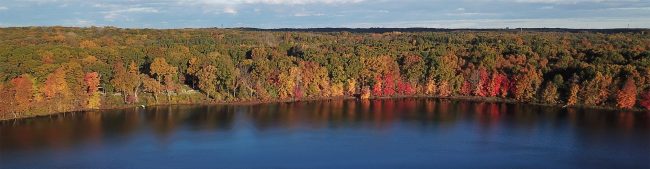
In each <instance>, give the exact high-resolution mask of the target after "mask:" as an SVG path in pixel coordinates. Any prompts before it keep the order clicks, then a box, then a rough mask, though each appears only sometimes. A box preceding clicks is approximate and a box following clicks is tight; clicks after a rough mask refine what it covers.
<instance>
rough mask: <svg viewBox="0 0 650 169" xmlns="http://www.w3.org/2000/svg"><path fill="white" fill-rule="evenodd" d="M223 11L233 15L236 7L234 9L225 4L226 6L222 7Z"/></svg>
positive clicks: (235, 12)
mask: <svg viewBox="0 0 650 169" xmlns="http://www.w3.org/2000/svg"><path fill="white" fill-rule="evenodd" d="M223 13H227V14H233V15H234V14H237V9H235V8H233V7H230V6H227V7H225V8H223Z"/></svg>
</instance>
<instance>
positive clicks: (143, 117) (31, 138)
mask: <svg viewBox="0 0 650 169" xmlns="http://www.w3.org/2000/svg"><path fill="white" fill-rule="evenodd" d="M322 131H329V132H334V134H333V135H327V136H326V137H322V139H326V140H329V141H332V142H335V143H332V144H337V146H338V145H339V144H338V143H336V141H338V140H337V139H338V138H336V137H337V136H338V135H343V134H346V133H348V132H356V133H361V134H357V136H358V137H366V138H364V139H368V140H372V139H400V138H401V137H399V136H400V134H404V133H416V135H409V136H408V138H403V139H404V140H400V141H399V142H400V143H407V144H403V145H386V146H396V147H400V146H401V147H408V146H411V145H408V142H410V141H413V139H416V140H417V139H441V138H440V137H446V138H450V140H449V143H448V145H446V146H463V145H468V146H472V148H478V150H474V149H472V150H471V151H470V150H465V149H461V148H459V149H457V150H456V149H455V151H457V153H460V155H463V154H465V155H468V156H471V154H466V153H468V152H473V151H477V152H481V151H483V150H480V149H486V150H487V149H489V150H490V151H494V150H500V149H507V148H512V147H490V146H496V145H498V144H497V143H499V142H501V143H504V144H505V143H508V144H515V145H517V144H519V143H522V142H523V143H533V142H535V141H531V140H527V139H529V138H538V139H540V140H542V141H546V142H547V143H544V142H541V143H537V142H539V141H540V140H537V142H535V144H544V146H547V147H554V146H560V147H567V148H559V149H560V150H559V151H565V150H566V151H568V152H552V153H551V154H553V153H576V154H579V153H604V154H603V156H605V157H606V155H607V153H614V154H626V155H627V157H628V158H627V160H631V161H627V162H625V161H619V162H620V163H616V159H613V161H610V162H612V163H607V164H609V165H612V166H620V165H622V164H627V165H629V166H628V167H642V168H643V167H650V166H647V165H645V163H643V162H641V160H643V158H646V159H647V157H650V154H648V153H647V152H648V151H645V150H649V151H650V114H649V113H647V112H615V111H605V110H590V109H564V108H556V107H544V106H531V105H523V104H506V103H484V102H472V101H449V100H437V99H392V100H370V101H356V100H332V101H313V102H298V103H273V104H261V105H250V106H248V105H246V106H225V105H220V106H160V107H150V108H146V109H142V108H131V109H123V110H110V111H91V112H78V113H66V114H59V115H53V116H49V117H39V118H32V119H24V120H14V121H4V122H0V135H1V136H2V137H1V138H0V157H1V158H0V162H1V163H0V165H3V164H5V165H9V166H12V165H24V164H20V161H21V159H24V158H29V157H30V156H38V155H40V156H44V158H48V157H50V156H48V155H43V154H48V153H51V152H62V151H63V152H66V151H68V152H70V151H72V152H75V151H80V152H83V153H91V154H92V152H97V153H109V152H110V151H111V150H110V148H111V147H112V148H120V147H125V146H127V145H128V146H138V145H139V144H155V145H159V146H162V147H165V145H167V147H172V148H173V147H174V146H175V144H177V143H179V142H180V141H183V140H184V141H188V140H189V141H196V140H203V139H206V138H208V137H209V138H210V139H213V140H210V141H211V142H212V143H211V144H210V145H209V146H208V145H207V144H206V145H205V146H207V147H200V146H201V145H202V144H198V145H197V146H199V147H198V149H210V148H213V147H221V146H222V147H221V148H222V150H228V151H234V152H238V151H241V149H239V148H238V147H233V146H232V145H213V144H217V143H219V142H239V144H261V143H259V142H263V141H268V140H266V137H263V136H264V135H274V136H278V137H279V138H280V139H282V138H284V137H292V136H294V134H296V133H299V134H300V133H310V132H311V133H312V134H313V133H322ZM215 133H222V134H221V135H217V136H222V137H219V138H216V136H215V135H214V134H215ZM364 133H384V134H378V135H373V134H369V135H365V134H364ZM238 135H247V137H246V139H242V138H243V137H237V136H238ZM149 136H151V138H150V139H145V138H148V137H149ZM474 136H476V137H474ZM341 137H343V136H341ZM346 137H347V136H346ZM292 139H295V138H292ZM407 139H411V140H407ZM135 140H146V142H143V143H140V142H137V141H135ZM251 140H252V141H258V142H252V143H248V142H247V141H251ZM303 141H305V142H309V141H310V140H303ZM280 142H281V141H280ZM455 143H458V144H455ZM233 144H234V143H233ZM278 144H279V145H281V143H274V145H278ZM340 144H343V143H340ZM349 144H353V145H352V146H367V145H366V144H362V143H345V145H349ZM377 144H379V143H377ZM476 144H478V145H476ZM545 144H549V145H545ZM552 144H557V145H552ZM617 144H626V145H624V146H621V145H617ZM288 146H290V145H288ZM311 146H318V145H314V144H311ZM332 146H333V145H332ZM505 146H507V145H505ZM513 146H514V145H513ZM527 146H530V145H527ZM325 147H327V145H325ZM177 148H179V147H177ZM180 148H186V147H180ZM180 148H179V149H180ZM329 148H333V147H329ZM424 148H425V149H426V148H429V149H435V147H424ZM492 148H493V149H492ZM614 148H616V150H610V149H614ZM583 149H584V150H583ZM591 149H593V150H591ZM599 149H602V151H600V150H599ZM644 149H645V150H644ZM164 151H174V149H171V150H170V149H166V150H164ZM197 151H198V150H197ZM203 151H206V150H203ZM246 151H249V150H246ZM256 151H258V152H255V153H257V154H259V153H266V152H260V151H262V150H256ZM269 151H271V150H269ZM296 151H298V150H296ZM517 151H519V150H517ZM527 151H529V152H530V153H540V152H541V151H544V150H535V149H528V150H527ZM581 151H584V152H581ZM610 151H614V152H610ZM127 152H128V151H127ZM327 152H328V151H325V152H323V153H327ZM203 153H206V154H211V153H215V152H203ZM268 153H269V154H270V153H282V152H268ZM311 153H319V152H311ZM354 153H356V154H358V155H360V156H364V155H367V154H364V152H354ZM367 153H370V152H367ZM386 153H389V152H386ZM391 153H395V152H391ZM403 153H408V152H403ZM428 153H429V155H437V154H440V153H442V152H440V151H433V152H428ZM445 153H454V151H451V152H449V151H447V152H445ZM491 153H495V152H491ZM517 153H525V152H517ZM396 154H399V152H397V153H396ZM425 154H426V153H425ZM249 155H250V154H249ZM296 155H298V154H296ZM503 155H510V154H503V153H502V156H503ZM595 156H596V157H594V158H590V157H591V155H585V156H580V155H576V156H569V157H568V158H572V159H556V160H560V161H562V160H584V161H582V162H584V163H578V164H577V165H581V166H584V165H583V164H592V163H593V164H602V163H599V162H594V161H595V160H603V159H598V158H602V157H603V156H598V155H595ZM152 158H154V159H155V157H152ZM278 158H280V157H278ZM573 158H575V159H573ZM617 159H618V158H617ZM10 160H11V161H10ZM91 160H92V159H91ZM194 160H197V159H194ZM350 160H355V159H354V158H352V159H350ZM634 160H639V161H636V162H634ZM12 161H18V162H13V163H12ZM23 161H25V160H23ZM307 161H309V160H307ZM605 161H607V160H605ZM86 162H88V161H86ZM196 162H202V161H201V160H197V161H196ZM565 162H566V161H565ZM360 163H361V162H360ZM95 164H97V163H95ZM264 164H272V163H260V166H265V165H264ZM341 164H346V163H345V162H344V161H342V162H341ZM397 164H402V163H397ZM397 164H396V165H397ZM522 164H523V165H519V167H522V166H527V165H528V164H529V163H522ZM607 164H606V165H607ZM314 165H318V164H315V163H311V164H307V165H297V167H304V166H314ZM414 165H415V164H414ZM421 165H422V164H421ZM424 165H426V164H424ZM547 165H548V164H547ZM343 166H345V165H343ZM398 166H403V165H398ZM416 166H417V165H416ZM488 166H489V165H488ZM493 166H500V165H493ZM515 166H517V165H515ZM67 167H73V168H74V167H81V166H75V163H74V162H71V163H69V164H67ZM230 167H245V168H247V167H255V166H247V165H237V164H233V165H230ZM293 167H296V166H293ZM384 167H386V166H384ZM569 167H571V166H569ZM601 167H602V166H601Z"/></svg>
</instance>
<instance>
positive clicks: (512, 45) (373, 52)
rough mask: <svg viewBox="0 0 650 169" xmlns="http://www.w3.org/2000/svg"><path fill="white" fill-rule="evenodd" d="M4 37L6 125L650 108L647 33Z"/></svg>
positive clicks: (0, 71) (84, 31)
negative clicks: (321, 107) (137, 114)
mask: <svg viewBox="0 0 650 169" xmlns="http://www.w3.org/2000/svg"><path fill="white" fill-rule="evenodd" d="M0 32H2V34H3V36H0V49H3V50H0V56H3V57H1V58H0V60H1V62H0V97H2V98H3V99H2V100H0V119H4V118H13V115H15V116H18V117H19V116H27V115H36V114H46V113H49V112H63V111H77V110H85V109H96V108H109V107H118V106H128V105H149V104H176V103H202V102H209V103H212V102H235V101H271V100H299V99H318V98H328V97H341V96H347V97H351V96H355V97H360V98H364V99H371V98H373V97H397V96H411V95H413V96H425V97H444V98H453V97H457V96H475V97H493V98H494V97H499V99H506V100H516V101H520V102H531V103H548V104H564V103H566V105H588V106H607V107H618V108H624V109H634V108H641V107H645V108H650V94H649V93H648V92H646V93H640V91H647V90H648V89H649V86H650V59H647V58H648V52H647V51H648V49H650V46H648V45H647V44H650V40H649V39H650V38H648V34H643V33H640V32H635V31H632V30H631V31H629V32H626V33H620V34H618V33H617V34H609V33H592V32H588V31H587V32H581V33H572V32H535V31H530V32H518V33H513V32H508V31H504V32H490V31H482V32H462V33H457V32H454V33H449V32H408V31H406V32H384V33H381V32H378V33H363V32H359V33H341V34H338V33H320V32H279V31H278V32H276V31H246V30H229V29H196V30H194V29H188V30H173V29H171V30H139V29H119V28H64V27H57V28H49V27H43V28H38V29H23V28H1V31H0ZM108 35H110V36H108ZM109 37H110V38H109ZM276 37H277V38H276ZM571 76H573V77H572V78H570V79H568V80H566V81H565V80H564V78H563V77H571ZM574 77H575V78H574ZM160 96H166V99H160ZM637 103H638V104H637ZM635 106H636V107H635ZM11 113H13V114H11ZM10 114H11V115H10Z"/></svg>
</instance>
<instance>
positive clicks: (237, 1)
mask: <svg viewBox="0 0 650 169" xmlns="http://www.w3.org/2000/svg"><path fill="white" fill-rule="evenodd" d="M363 1H364V0H179V2H180V3H189V4H212V5H223V4H227V5H241V4H274V5H305V4H346V3H359V2H363Z"/></svg>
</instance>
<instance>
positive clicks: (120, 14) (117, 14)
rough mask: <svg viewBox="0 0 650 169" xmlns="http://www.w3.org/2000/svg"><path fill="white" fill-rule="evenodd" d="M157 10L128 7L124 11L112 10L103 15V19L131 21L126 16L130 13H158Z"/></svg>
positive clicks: (119, 9)
mask: <svg viewBox="0 0 650 169" xmlns="http://www.w3.org/2000/svg"><path fill="white" fill-rule="evenodd" d="M158 12H159V11H158V9H156V8H152V7H128V8H125V9H121V8H114V9H111V10H109V11H107V12H103V13H104V19H106V20H109V21H113V20H115V19H117V18H124V19H125V20H131V19H130V18H129V17H128V16H127V15H128V14H131V13H158Z"/></svg>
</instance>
